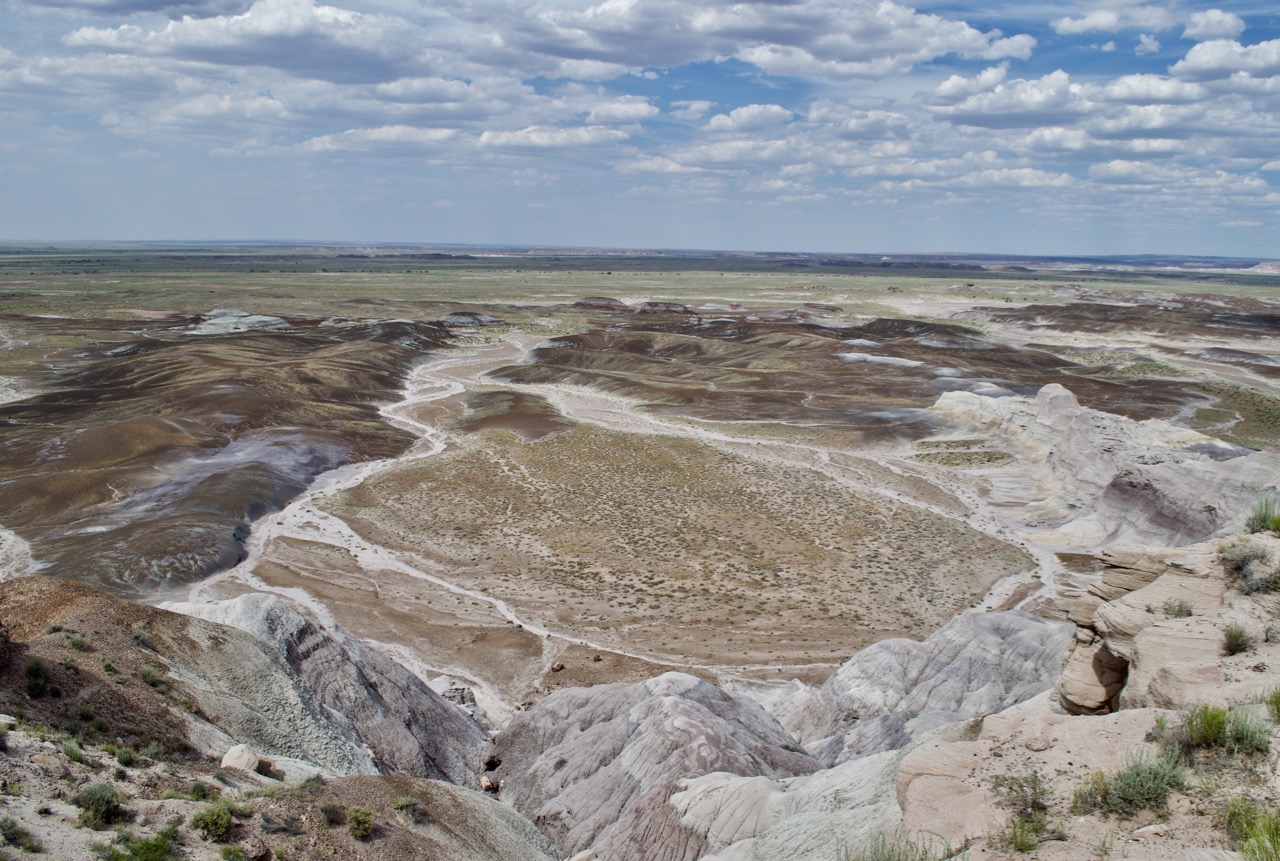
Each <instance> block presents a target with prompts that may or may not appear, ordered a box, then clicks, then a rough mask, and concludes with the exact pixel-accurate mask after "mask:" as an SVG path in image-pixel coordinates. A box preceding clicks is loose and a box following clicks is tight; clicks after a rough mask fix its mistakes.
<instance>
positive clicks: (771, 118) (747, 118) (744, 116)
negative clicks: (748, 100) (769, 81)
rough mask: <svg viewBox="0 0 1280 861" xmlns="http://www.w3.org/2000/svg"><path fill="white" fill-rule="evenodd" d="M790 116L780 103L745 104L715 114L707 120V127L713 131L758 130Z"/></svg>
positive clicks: (780, 122) (779, 123)
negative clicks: (724, 112)
mask: <svg viewBox="0 0 1280 861" xmlns="http://www.w3.org/2000/svg"><path fill="white" fill-rule="evenodd" d="M791 116H792V114H791V111H789V110H787V109H786V108H784V107H782V105H746V106H745V107H741V108H734V109H733V110H731V111H730V112H729V113H727V114H716V115H715V116H714V117H712V118H711V119H709V120H707V128H708V129H709V130H711V131H713V132H759V131H764V130H766V129H773V128H777V127H779V126H781V125H784V124H785V123H786V122H787V121H788V120H790V119H791Z"/></svg>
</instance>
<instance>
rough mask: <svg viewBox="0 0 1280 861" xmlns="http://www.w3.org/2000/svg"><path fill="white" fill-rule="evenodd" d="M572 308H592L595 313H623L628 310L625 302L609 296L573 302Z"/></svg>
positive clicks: (585, 298)
mask: <svg viewBox="0 0 1280 861" xmlns="http://www.w3.org/2000/svg"><path fill="white" fill-rule="evenodd" d="M572 307H574V308H592V309H594V310H597V311H624V310H627V308H628V306H627V303H626V302H623V301H622V300H621V299H614V298H613V297H611V296H586V297H584V298H582V299H579V300H578V301H577V302H574V303H573V305H572Z"/></svg>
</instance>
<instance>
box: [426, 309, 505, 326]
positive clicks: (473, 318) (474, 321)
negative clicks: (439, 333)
mask: <svg viewBox="0 0 1280 861" xmlns="http://www.w3.org/2000/svg"><path fill="white" fill-rule="evenodd" d="M440 324H441V325H442V326H448V327H449V328H460V327H464V326H505V325H507V324H506V323H505V322H503V321H502V320H499V319H498V318H497V317H490V316H489V315H488V314H481V313H480V312H478V311H450V312H449V313H448V314H445V315H444V316H443V317H441V318H440Z"/></svg>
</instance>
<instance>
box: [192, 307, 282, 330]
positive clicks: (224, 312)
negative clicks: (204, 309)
mask: <svg viewBox="0 0 1280 861" xmlns="http://www.w3.org/2000/svg"><path fill="white" fill-rule="evenodd" d="M288 328H289V321H288V320H285V319H284V318H283V317H273V316H270V315H268V314H249V313H247V312H245V311H237V310H236V309H234V308H215V309H214V310H212V311H210V312H209V313H208V314H205V315H204V316H203V317H202V318H201V319H200V322H199V323H196V324H195V325H194V326H192V327H191V328H190V329H189V330H188V331H189V332H190V333H191V334H193V335H228V334H231V333H233V332H254V331H263V330H273V329H288Z"/></svg>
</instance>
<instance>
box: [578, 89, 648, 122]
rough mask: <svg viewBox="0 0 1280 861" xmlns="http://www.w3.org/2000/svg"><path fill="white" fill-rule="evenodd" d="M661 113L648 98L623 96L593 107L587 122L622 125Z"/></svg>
mask: <svg viewBox="0 0 1280 861" xmlns="http://www.w3.org/2000/svg"><path fill="white" fill-rule="evenodd" d="M659 113H661V112H660V111H659V110H658V109H657V108H656V107H654V106H653V105H651V104H650V103H649V100H648V99H645V98H642V97H640V96H622V97H620V98H617V99H612V100H610V101H608V102H605V103H603V104H599V105H596V106H595V107H593V108H592V109H591V111H590V113H588V114H587V122H588V123H589V124H591V125H597V124H603V125H622V124H628V123H638V122H640V121H642V120H647V119H652V118H653V117H656V116H657V115H658V114H659Z"/></svg>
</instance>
